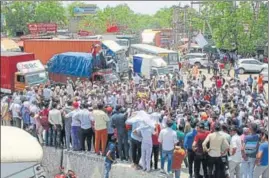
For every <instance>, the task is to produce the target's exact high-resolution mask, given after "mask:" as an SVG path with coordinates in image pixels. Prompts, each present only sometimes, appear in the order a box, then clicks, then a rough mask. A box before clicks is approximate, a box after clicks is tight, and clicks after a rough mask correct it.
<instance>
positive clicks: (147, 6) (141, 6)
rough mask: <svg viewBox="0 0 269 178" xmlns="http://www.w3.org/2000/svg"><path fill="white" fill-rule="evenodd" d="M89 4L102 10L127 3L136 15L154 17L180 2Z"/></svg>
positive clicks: (188, 2) (92, 2)
mask: <svg viewBox="0 0 269 178" xmlns="http://www.w3.org/2000/svg"><path fill="white" fill-rule="evenodd" d="M70 3H72V2H70V1H65V2H64V4H65V5H67V4H70ZM87 3H88V4H96V5H97V6H98V7H99V8H101V9H103V8H105V7H106V6H107V5H109V6H112V7H114V6H117V5H119V4H123V3H126V4H127V5H128V6H129V7H130V8H131V9H132V10H133V11H134V12H135V13H141V14H149V15H153V14H155V13H156V12H157V11H158V10H159V9H161V8H163V7H171V6H173V5H178V4H179V1H87ZM184 5H190V1H182V2H181V6H184ZM195 6H197V5H193V7H194V8H195Z"/></svg>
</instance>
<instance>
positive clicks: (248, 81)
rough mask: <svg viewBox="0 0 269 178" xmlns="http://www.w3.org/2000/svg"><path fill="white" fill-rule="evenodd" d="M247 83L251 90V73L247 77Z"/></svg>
mask: <svg viewBox="0 0 269 178" xmlns="http://www.w3.org/2000/svg"><path fill="white" fill-rule="evenodd" d="M247 83H248V86H249V88H250V90H251V91H252V84H253V78H252V76H251V74H250V75H249V77H248V78H247Z"/></svg>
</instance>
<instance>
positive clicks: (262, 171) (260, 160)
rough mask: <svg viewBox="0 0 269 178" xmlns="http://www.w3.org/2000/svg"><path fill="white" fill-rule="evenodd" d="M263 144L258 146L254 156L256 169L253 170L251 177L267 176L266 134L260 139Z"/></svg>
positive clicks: (268, 170) (268, 171) (268, 173)
mask: <svg viewBox="0 0 269 178" xmlns="http://www.w3.org/2000/svg"><path fill="white" fill-rule="evenodd" d="M262 141H263V143H262V144H261V145H260V146H259V151H258V154H257V156H256V167H255V168H254V175H253V177H255V178H256V177H260V176H262V178H266V177H268V175H269V169H268V133H267V132H266V133H265V134H264V135H263V137H262Z"/></svg>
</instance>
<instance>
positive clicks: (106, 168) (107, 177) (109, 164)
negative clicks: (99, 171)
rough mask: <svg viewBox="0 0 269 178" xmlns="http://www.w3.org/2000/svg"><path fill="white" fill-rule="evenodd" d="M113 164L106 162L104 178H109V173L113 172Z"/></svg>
mask: <svg viewBox="0 0 269 178" xmlns="http://www.w3.org/2000/svg"><path fill="white" fill-rule="evenodd" d="M111 165H112V163H108V162H105V172H104V178H109V172H110V170H111Z"/></svg>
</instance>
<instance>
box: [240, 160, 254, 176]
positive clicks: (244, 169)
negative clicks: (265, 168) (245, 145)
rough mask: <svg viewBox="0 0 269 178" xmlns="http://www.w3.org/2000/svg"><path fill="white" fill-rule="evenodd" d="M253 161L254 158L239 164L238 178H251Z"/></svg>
mask: <svg viewBox="0 0 269 178" xmlns="http://www.w3.org/2000/svg"><path fill="white" fill-rule="evenodd" d="M255 160H256V158H249V157H248V160H247V161H243V162H242V163H241V177H240V178H253V173H254V166H255ZM255 178H256V177H255Z"/></svg>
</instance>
